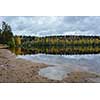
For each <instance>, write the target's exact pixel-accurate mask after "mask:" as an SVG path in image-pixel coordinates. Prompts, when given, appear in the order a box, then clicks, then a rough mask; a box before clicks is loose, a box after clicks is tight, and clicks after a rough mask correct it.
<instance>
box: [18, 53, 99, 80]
mask: <svg viewBox="0 0 100 100" xmlns="http://www.w3.org/2000/svg"><path fill="white" fill-rule="evenodd" d="M17 58H24V59H27V60H31V61H33V62H37V63H45V64H48V67H46V68H42V69H40V71H39V72H38V73H39V75H41V76H44V77H47V78H49V79H55V80H62V79H63V78H64V77H65V76H66V75H67V73H70V72H73V71H90V72H95V73H98V74H100V54H83V55H53V54H41V53H39V54H30V55H29V54H26V55H17Z"/></svg>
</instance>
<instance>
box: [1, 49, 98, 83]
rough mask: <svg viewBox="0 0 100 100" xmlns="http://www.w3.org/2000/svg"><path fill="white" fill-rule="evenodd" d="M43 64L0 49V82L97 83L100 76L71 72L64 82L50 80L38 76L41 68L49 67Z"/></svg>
mask: <svg viewBox="0 0 100 100" xmlns="http://www.w3.org/2000/svg"><path fill="white" fill-rule="evenodd" d="M47 66H48V65H46V64H43V63H33V62H31V61H27V60H24V59H19V58H18V59H16V55H15V54H12V53H11V52H10V51H9V50H7V49H0V82H1V83H2V82H3V83H23V82H25V83H26V82H30V83H34V82H41V83H42V82H45V83H50V82H52V83H54V82H78V83H82V82H83V83H84V82H85V83H86V82H88V83H89V82H95V81H93V79H94V78H100V76H99V75H97V74H94V73H89V72H71V73H69V74H68V75H66V78H64V79H63V80H62V81H58V80H50V79H47V78H45V77H42V76H40V75H38V71H39V69H40V68H44V67H47Z"/></svg>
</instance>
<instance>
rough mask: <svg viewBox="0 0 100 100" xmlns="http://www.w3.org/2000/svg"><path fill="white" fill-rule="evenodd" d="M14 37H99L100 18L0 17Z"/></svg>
mask: <svg viewBox="0 0 100 100" xmlns="http://www.w3.org/2000/svg"><path fill="white" fill-rule="evenodd" d="M2 21H5V22H7V23H8V24H9V25H11V27H12V31H13V33H14V34H16V35H35V36H47V35H66V34H69V35H74V34H75V35H100V16H29V17H26V16H1V17H0V24H1V22H2Z"/></svg>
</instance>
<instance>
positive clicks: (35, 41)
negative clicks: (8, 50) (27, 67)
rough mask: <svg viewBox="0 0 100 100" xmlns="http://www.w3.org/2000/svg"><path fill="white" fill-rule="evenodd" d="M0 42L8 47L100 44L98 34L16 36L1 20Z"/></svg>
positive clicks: (93, 45)
mask: <svg viewBox="0 0 100 100" xmlns="http://www.w3.org/2000/svg"><path fill="white" fill-rule="evenodd" d="M0 43H1V44H7V45H8V46H10V47H19V46H20V47H25V48H33V47H44V46H47V47H51V46H53V47H57V46H58V47H73V46H77V47H78V46H83V47H84V46H92V47H95V46H100V36H75V35H66V36H62V35H61V36H45V37H36V36H17V35H14V34H13V32H12V29H11V26H10V25H9V24H7V23H6V22H4V21H3V22H2V25H1V29H0Z"/></svg>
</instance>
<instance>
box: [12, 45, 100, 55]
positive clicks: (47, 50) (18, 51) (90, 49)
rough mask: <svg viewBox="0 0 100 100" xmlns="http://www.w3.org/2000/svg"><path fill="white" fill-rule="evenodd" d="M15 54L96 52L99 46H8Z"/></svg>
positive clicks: (99, 49) (99, 51) (98, 50)
mask: <svg viewBox="0 0 100 100" xmlns="http://www.w3.org/2000/svg"><path fill="white" fill-rule="evenodd" d="M10 50H11V51H12V52H13V53H15V54H16V55H26V54H38V53H42V54H67V55H71V54H98V53H100V47H99V46H94V47H93V46H85V47H82V46H73V47H71V46H68V47H53V46H51V47H45V46H44V47H34V48H28V49H26V48H10Z"/></svg>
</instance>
